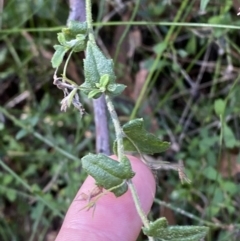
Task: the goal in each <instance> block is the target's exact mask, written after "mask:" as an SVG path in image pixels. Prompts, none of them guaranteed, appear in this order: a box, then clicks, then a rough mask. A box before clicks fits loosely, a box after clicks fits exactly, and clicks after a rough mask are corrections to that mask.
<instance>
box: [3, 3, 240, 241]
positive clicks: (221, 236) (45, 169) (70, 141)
mask: <svg viewBox="0 0 240 241" xmlns="http://www.w3.org/2000/svg"><path fill="white" fill-rule="evenodd" d="M202 2H207V1H202ZM200 4H201V3H200V1H198V0H195V1H192V0H182V1H179V0H165V1H154V0H153V1H151V0H141V1H140V0H136V1H115V0H109V1H102V0H101V1H93V17H94V22H95V34H96V37H97V42H98V45H99V46H100V47H101V49H102V50H103V51H104V53H105V54H106V55H107V56H111V57H112V58H113V59H114V62H115V68H116V75H117V78H118V81H119V82H120V83H123V84H126V85H127V86H128V88H127V90H126V91H125V92H124V94H123V95H122V96H121V97H118V98H117V99H116V100H115V104H116V108H117V111H118V113H119V117H120V120H121V121H122V123H124V122H126V121H128V120H129V118H130V117H131V118H132V117H143V118H144V120H145V126H146V128H147V129H148V130H149V131H151V132H154V133H155V134H156V135H158V136H159V137H160V138H161V139H163V140H167V141H171V143H172V146H171V148H170V149H169V150H168V151H167V152H166V153H163V154H162V155H161V156H154V157H153V158H154V161H156V162H157V161H158V160H159V159H161V160H165V161H169V162H171V163H177V162H178V161H179V160H182V161H183V162H184V164H185V166H186V174H187V175H188V177H189V178H190V179H191V180H192V183H191V184H190V185H189V184H182V183H181V182H180V180H179V178H178V174H177V173H175V172H172V171H166V170H159V175H158V179H157V180H158V181H157V182H158V191H157V195H156V200H155V203H154V205H153V208H152V212H151V213H150V218H154V219H155V218H158V217H160V216H165V217H166V218H167V219H168V221H169V223H170V224H173V225H174V224H177V225H192V224H194V225H207V226H209V227H211V229H210V232H209V235H208V237H207V238H206V240H207V241H211V240H214V241H216V240H218V241H224V240H228V241H230V240H236V241H237V240H240V225H239V220H240V209H239V206H240V186H239V182H240V156H239V147H240V127H239V123H240V120H239V113H240V104H239V103H240V95H239V92H240V86H239V78H240V77H239V67H240V62H239V59H240V48H239V42H240V34H239V29H240V17H239V16H237V13H238V10H239V7H240V1H239V0H234V1H230V0H222V1H214V0H210V1H208V5H207V7H206V9H205V10H204V11H203V10H200ZM0 5H1V6H0V8H1V10H0V11H1V19H0V25H1V29H0V70H1V71H0V137H1V138H0V240H1V241H9V240H16V241H18V240H19V241H20V240H31V241H35V240H39V241H41V240H46V241H51V240H54V239H55V237H56V234H57V231H58V230H59V227H60V225H61V223H62V220H63V217H64V214H65V212H66V210H67V208H68V206H69V204H70V203H71V200H72V199H73V197H74V196H75V194H76V192H77V190H78V188H79V186H80V185H81V183H82V181H83V180H84V178H85V176H86V174H85V173H83V172H82V171H81V162H80V159H81V157H83V156H84V155H85V154H87V153H89V152H95V127H94V117H93V106H92V103H91V102H90V101H89V100H88V99H87V97H86V96H83V95H81V101H82V103H83V104H84V106H85V108H86V110H87V113H88V114H87V115H85V116H84V117H83V118H82V119H80V117H79V113H78V111H77V110H74V109H73V108H71V109H70V110H68V111H67V112H66V113H63V112H60V101H61V99H62V98H63V94H62V92H61V91H60V90H59V89H57V88H56V86H54V85H53V84H52V82H53V78H52V76H53V74H54V70H53V69H52V67H51V62H50V61H51V57H52V54H53V52H54V49H53V45H55V44H57V38H56V33H57V32H59V31H60V30H61V27H62V26H64V25H65V24H66V21H67V18H68V14H69V7H68V2H67V1H60V0H34V1H31V0H8V1H1V3H0ZM216 24H218V25H219V24H221V25H223V26H222V27H221V28H219V27H218V28H217V27H216V26H215V25H216ZM224 25H227V26H224ZM83 57H84V55H83V54H82V53H80V54H75V55H74V56H73V58H72V59H71V62H70V64H69V67H68V70H67V75H68V76H69V77H70V78H71V79H73V80H74V81H75V82H76V83H78V84H81V83H82V82H83V73H82V59H83ZM110 136H111V138H112V140H113V138H114V132H113V128H112V126H111V125H110ZM138 240H139V241H140V240H146V237H144V236H143V235H142V234H140V235H139V239H138Z"/></svg>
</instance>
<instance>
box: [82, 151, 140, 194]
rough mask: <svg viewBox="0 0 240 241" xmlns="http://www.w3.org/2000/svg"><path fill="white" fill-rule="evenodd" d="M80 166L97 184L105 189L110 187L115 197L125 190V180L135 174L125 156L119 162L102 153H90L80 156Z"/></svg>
mask: <svg viewBox="0 0 240 241" xmlns="http://www.w3.org/2000/svg"><path fill="white" fill-rule="evenodd" d="M82 167H83V169H84V170H85V171H86V172H87V173H88V174H89V175H90V176H92V177H93V178H94V179H95V181H96V185H97V186H100V187H103V188H105V189H107V190H109V189H112V190H111V191H112V192H113V193H114V194H115V195H116V196H117V197H119V196H121V195H123V194H124V193H125V192H126V191H127V189H128V186H127V183H126V180H128V179H131V178H132V177H133V176H134V175H135V173H134V172H133V171H132V167H131V164H130V161H129V160H128V158H127V157H126V156H124V157H123V159H122V160H121V162H117V161H115V160H113V159H111V158H110V157H108V156H105V155H103V154H97V155H94V154H91V153H90V154H88V155H86V156H84V157H83V158H82ZM121 184H122V185H121ZM117 186H119V187H117ZM114 187H117V188H114Z"/></svg>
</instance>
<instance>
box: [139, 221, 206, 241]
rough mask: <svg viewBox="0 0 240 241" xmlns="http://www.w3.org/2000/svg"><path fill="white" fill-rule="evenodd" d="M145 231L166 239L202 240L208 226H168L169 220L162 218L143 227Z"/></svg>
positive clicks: (180, 240)
mask: <svg viewBox="0 0 240 241" xmlns="http://www.w3.org/2000/svg"><path fill="white" fill-rule="evenodd" d="M143 232H144V233H145V234H146V235H148V236H151V237H155V238H159V239H161V240H165V241H200V240H201V239H203V238H204V237H205V236H206V234H207V232H208V228H207V227H204V226H171V227H168V226H167V220H166V219H165V218H160V219H158V220H156V221H154V222H151V223H150V227H149V228H143Z"/></svg>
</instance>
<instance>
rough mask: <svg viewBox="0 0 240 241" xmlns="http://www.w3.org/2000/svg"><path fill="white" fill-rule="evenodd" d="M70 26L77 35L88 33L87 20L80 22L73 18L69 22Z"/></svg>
mask: <svg viewBox="0 0 240 241" xmlns="http://www.w3.org/2000/svg"><path fill="white" fill-rule="evenodd" d="M68 28H69V29H70V30H71V32H72V33H73V34H75V35H77V34H86V33H87V22H79V21H74V20H71V21H69V23H68Z"/></svg>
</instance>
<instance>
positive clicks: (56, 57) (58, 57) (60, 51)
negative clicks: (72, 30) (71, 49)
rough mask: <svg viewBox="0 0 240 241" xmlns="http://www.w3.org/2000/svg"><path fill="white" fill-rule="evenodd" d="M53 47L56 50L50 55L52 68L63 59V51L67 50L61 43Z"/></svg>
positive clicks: (56, 66) (58, 64) (57, 65)
mask: <svg viewBox="0 0 240 241" xmlns="http://www.w3.org/2000/svg"><path fill="white" fill-rule="evenodd" d="M54 49H55V50H56V51H55V53H54V54H53V57H52V60H51V62H52V67H53V68H58V67H59V66H60V65H61V63H62V61H63V57H64V55H65V53H66V52H67V51H68V49H66V48H65V47H63V46H61V45H55V46H54Z"/></svg>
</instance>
